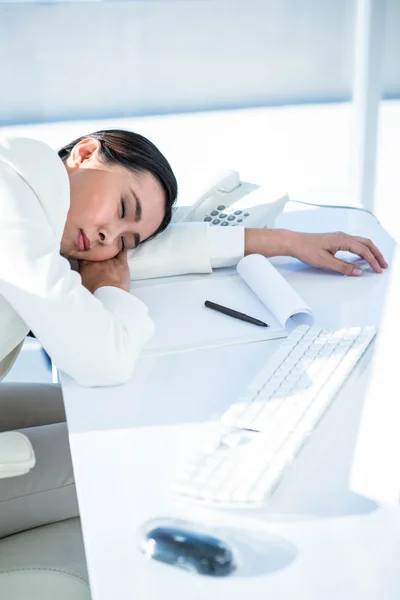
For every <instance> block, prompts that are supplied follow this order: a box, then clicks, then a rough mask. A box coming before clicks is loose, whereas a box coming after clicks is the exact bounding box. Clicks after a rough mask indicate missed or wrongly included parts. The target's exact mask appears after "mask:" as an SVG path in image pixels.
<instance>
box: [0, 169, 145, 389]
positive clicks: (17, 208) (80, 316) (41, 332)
mask: <svg viewBox="0 0 400 600" xmlns="http://www.w3.org/2000/svg"><path fill="white" fill-rule="evenodd" d="M54 202H57V198H54ZM0 211H1V212H0V294H1V295H2V296H3V297H4V298H5V299H6V300H7V301H8V302H9V303H10V305H11V306H12V307H13V309H14V310H15V311H16V312H17V313H18V314H19V315H20V317H21V318H22V319H23V320H24V321H25V322H26V324H27V326H28V327H29V328H30V329H31V330H32V331H33V333H34V334H35V336H36V337H37V338H38V339H39V341H40V342H41V343H42V345H43V347H44V348H45V349H46V351H47V352H48V353H49V355H50V356H51V357H52V359H53V360H54V362H55V364H56V366H57V367H58V368H59V369H61V370H62V371H65V372H66V373H67V374H68V375H70V376H71V377H73V378H74V379H75V380H76V381H77V382H78V383H79V384H80V385H84V386H104V385H118V384H121V383H124V382H125V381H127V380H128V379H129V377H130V376H131V374H132V371H133V368H134V364H135V361H136V359H137V357H138V356H139V354H140V352H141V350H142V349H143V347H144V346H145V344H146V343H147V342H148V340H149V339H150V337H151V335H152V333H153V328H154V326H153V324H152V321H151V320H150V319H149V317H148V314H147V308H146V306H145V305H144V304H143V303H142V302H141V301H140V300H139V299H138V298H135V297H134V296H132V295H130V294H128V293H127V292H124V291H123V290H120V289H118V288H114V287H103V288H100V289H98V290H97V291H96V292H95V294H94V295H92V294H91V293H90V292H89V291H88V290H87V289H86V288H85V287H84V286H83V285H82V282H81V277H80V275H79V274H78V273H75V272H74V271H72V270H71V268H70V265H69V263H68V261H67V260H66V259H65V258H63V257H62V256H61V255H60V253H59V252H60V240H59V239H57V237H56V236H55V234H54V233H53V231H52V229H51V227H50V224H49V222H48V221H47V218H46V215H45V213H44V211H43V209H42V207H41V205H40V202H39V200H38V197H37V196H36V195H35V193H34V192H33V191H32V189H31V188H30V187H29V185H28V184H27V182H26V181H25V180H24V179H23V178H22V177H20V175H18V174H17V173H16V172H15V171H14V170H13V169H12V168H11V167H10V166H9V165H7V164H5V163H1V162H0Z"/></svg>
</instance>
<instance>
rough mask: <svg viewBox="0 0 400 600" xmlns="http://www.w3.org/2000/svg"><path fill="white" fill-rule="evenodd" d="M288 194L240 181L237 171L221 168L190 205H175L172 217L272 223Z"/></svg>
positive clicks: (247, 224)
mask: <svg viewBox="0 0 400 600" xmlns="http://www.w3.org/2000/svg"><path fill="white" fill-rule="evenodd" d="M288 200H289V196H288V195H287V194H281V195H274V196H273V197H271V193H270V192H267V190H266V188H263V187H262V186H257V185H255V184H253V183H247V182H245V181H240V177H239V173H238V172H237V171H224V172H223V173H221V174H220V176H219V177H218V178H217V180H216V181H215V183H214V184H213V185H212V186H211V187H209V188H208V189H207V190H206V191H205V192H204V193H203V194H201V196H200V198H199V199H198V200H197V202H195V203H194V204H193V205H192V206H189V207H188V206H179V207H177V209H176V210H175V212H174V216H173V219H172V221H173V222H174V223H182V222H187V221H205V222H207V223H209V224H210V225H216V226H221V227H228V226H235V225H239V226H242V227H273V226H274V221H275V219H276V217H277V216H278V215H279V214H280V213H281V212H282V210H283V208H284V206H285V204H286V202H288Z"/></svg>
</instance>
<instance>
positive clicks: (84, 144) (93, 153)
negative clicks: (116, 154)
mask: <svg viewBox="0 0 400 600" xmlns="http://www.w3.org/2000/svg"><path fill="white" fill-rule="evenodd" d="M100 151H101V144H100V142H99V140H96V139H94V138H85V139H84V140H81V141H80V142H78V143H77V144H75V146H74V147H73V148H72V150H71V154H70V155H69V156H68V158H67V165H68V167H69V168H70V169H78V168H79V167H80V166H82V164H83V163H84V162H87V161H93V160H95V159H97V157H98V155H99V153H100ZM85 166H86V165H85Z"/></svg>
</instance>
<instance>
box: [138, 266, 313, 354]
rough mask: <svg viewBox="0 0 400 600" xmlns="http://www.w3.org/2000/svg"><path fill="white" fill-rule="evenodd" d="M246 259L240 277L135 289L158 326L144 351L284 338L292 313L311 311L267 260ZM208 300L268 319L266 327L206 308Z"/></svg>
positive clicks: (264, 320)
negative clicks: (266, 304)
mask: <svg viewBox="0 0 400 600" xmlns="http://www.w3.org/2000/svg"><path fill="white" fill-rule="evenodd" d="M248 258H251V257H250V256H249V257H246V259H243V260H242V261H241V262H240V263H239V264H240V265H241V266H240V270H241V271H242V272H243V276H242V277H239V276H230V277H213V276H212V275H209V276H208V277H205V278H202V279H198V280H195V281H193V280H191V281H180V282H175V283H165V284H164V283H163V284H160V285H153V286H145V287H139V288H136V289H135V291H134V293H135V295H136V296H137V297H138V298H140V299H141V300H143V302H144V303H145V304H146V305H147V307H148V309H149V313H150V316H151V318H152V319H153V321H154V323H155V325H156V331H155V334H154V337H153V339H152V340H151V341H150V343H149V344H148V346H147V348H146V351H145V352H146V354H149V353H150V354H153V353H159V352H163V353H164V352H176V351H181V350H187V349H198V348H207V347H217V346H226V345H232V344H241V343H247V342H255V341H261V340H268V339H275V338H281V337H286V336H287V334H288V328H286V329H285V324H288V323H289V324H290V322H291V319H292V315H295V314H298V313H300V317H301V318H302V317H303V316H304V315H306V316H308V317H309V316H310V313H311V311H310V309H309V308H308V307H307V305H306V304H305V303H304V301H302V299H301V298H300V297H299V296H298V295H297V294H296V292H295V291H294V290H293V289H292V288H291V287H290V286H289V284H287V282H286V281H285V279H284V278H283V277H281V275H279V273H278V272H277V271H276V269H275V268H274V267H273V266H272V265H271V264H270V263H269V262H268V260H267V259H265V258H264V257H262V256H260V258H261V259H262V261H265V263H267V264H266V265H264V264H263V263H262V262H260V261H259V260H255V261H248V260H247V259H248ZM243 277H245V278H246V282H247V283H246V282H245V281H244V279H243ZM250 287H251V289H250ZM252 290H253V291H252ZM283 296H284V298H283ZM206 300H210V301H211V302H215V303H217V304H222V305H223V306H227V307H229V308H232V309H234V310H237V311H239V312H243V313H245V314H247V315H250V316H252V317H254V318H256V319H259V320H261V321H263V322H265V323H268V325H269V327H268V328H265V327H259V326H257V325H253V324H251V323H246V322H243V321H240V320H238V319H234V318H232V317H229V316H227V315H224V314H221V313H219V312H216V311H214V310H210V309H209V308H206V307H205V306H204V302H205V301H206ZM265 302H268V303H269V305H270V306H271V307H272V310H270V308H269V307H268V308H267V307H266V306H265ZM273 313H275V315H274V314H273ZM303 322H304V321H303Z"/></svg>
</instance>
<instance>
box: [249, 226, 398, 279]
mask: <svg viewBox="0 0 400 600" xmlns="http://www.w3.org/2000/svg"><path fill="white" fill-rule="evenodd" d="M244 246H245V247H244V253H245V255H247V254H262V255H263V256H266V257H272V256H292V257H293V258H298V259H299V260H301V261H302V262H304V263H306V264H308V265H311V266H312V267H318V268H321V269H331V270H333V271H337V272H338V273H342V274H343V275H356V276H357V275H361V269H359V268H358V267H357V265H353V264H350V263H347V262H345V261H343V260H340V259H338V258H335V254H336V252H338V251H339V250H346V251H348V252H352V253H353V254H357V255H358V256H361V258H363V259H364V260H366V261H367V262H368V263H369V264H370V265H371V267H372V269H373V270H374V271H375V272H376V273H381V272H382V269H385V268H386V267H387V266H388V265H387V263H386V261H385V259H384V258H383V256H382V253H381V252H380V251H379V250H378V248H377V247H376V246H375V245H374V244H373V242H372V241H371V240H369V239H367V238H363V237H359V236H354V235H348V234H347V233H342V232H340V231H339V232H336V233H299V232H296V231H289V230H288V229H246V230H245V244H244Z"/></svg>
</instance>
